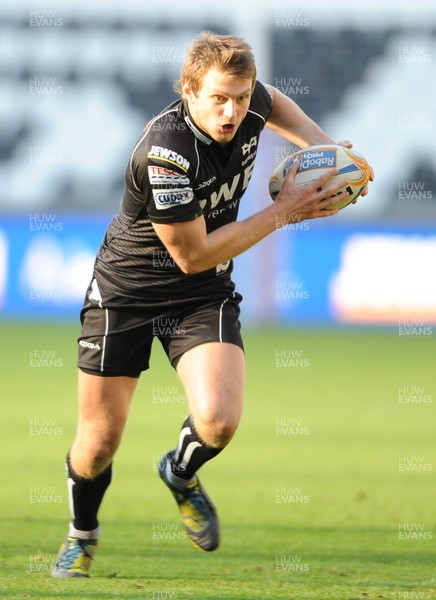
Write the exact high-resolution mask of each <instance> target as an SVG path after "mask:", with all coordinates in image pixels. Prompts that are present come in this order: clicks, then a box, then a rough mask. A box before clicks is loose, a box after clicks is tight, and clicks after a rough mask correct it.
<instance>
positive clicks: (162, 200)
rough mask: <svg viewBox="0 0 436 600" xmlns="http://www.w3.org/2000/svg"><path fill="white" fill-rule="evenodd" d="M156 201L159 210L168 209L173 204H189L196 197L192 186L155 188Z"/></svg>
mask: <svg viewBox="0 0 436 600" xmlns="http://www.w3.org/2000/svg"><path fill="white" fill-rule="evenodd" d="M153 197H154V202H155V204H156V208H157V209H159V210H166V209H167V208H171V207H172V206H179V205H180V204H189V202H191V200H192V199H193V198H194V192H193V191H192V188H175V189H171V190H153Z"/></svg>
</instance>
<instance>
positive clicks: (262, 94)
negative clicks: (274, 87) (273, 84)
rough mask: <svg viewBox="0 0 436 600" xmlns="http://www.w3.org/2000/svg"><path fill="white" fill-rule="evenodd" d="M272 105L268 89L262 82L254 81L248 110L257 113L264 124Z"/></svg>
mask: <svg viewBox="0 0 436 600" xmlns="http://www.w3.org/2000/svg"><path fill="white" fill-rule="evenodd" d="M272 105H273V103H272V98H271V94H270V93H269V91H268V88H267V87H266V86H265V85H264V84H263V83H262V82H260V81H256V85H255V87H254V92H253V96H252V98H251V103H250V109H251V110H253V111H255V112H257V113H258V114H259V115H260V116H261V117H262V118H263V119H264V122H265V123H266V121H268V119H269V117H270V114H271V111H272Z"/></svg>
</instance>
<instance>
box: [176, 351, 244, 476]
mask: <svg viewBox="0 0 436 600" xmlns="http://www.w3.org/2000/svg"><path fill="white" fill-rule="evenodd" d="M177 373H178V375H179V377H180V379H181V381H182V383H183V386H184V388H185V391H186V395H187V398H188V402H189V412H190V414H189V417H188V418H187V420H186V421H185V424H184V426H183V428H182V431H181V434H180V439H179V444H178V447H177V451H176V455H175V458H174V461H173V465H174V471H175V472H179V473H180V476H181V477H182V478H184V479H190V478H191V477H192V476H193V475H194V474H195V473H196V471H197V470H198V469H199V468H200V467H201V465H202V464H204V463H205V462H206V461H207V460H209V459H210V458H213V456H215V455H216V454H218V452H220V451H221V450H222V449H223V448H224V447H225V446H226V445H227V444H228V443H229V442H230V440H231V439H232V437H233V435H234V433H235V431H236V428H237V427H238V425H239V421H240V418H241V414H242V405H243V395H244V384H245V362H244V353H243V351H242V350H241V348H240V347H239V346H236V345H234V344H229V343H219V342H212V343H208V344H201V345H200V346H196V347H195V348H192V350H189V351H188V352H186V353H185V354H184V355H183V356H182V357H181V359H180V361H179V363H178V365H177ZM188 430H189V431H188ZM192 442H194V445H191V446H190V444H192ZM198 444H201V445H198ZM189 446H190V447H189Z"/></svg>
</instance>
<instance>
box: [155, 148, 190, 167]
mask: <svg viewBox="0 0 436 600" xmlns="http://www.w3.org/2000/svg"><path fill="white" fill-rule="evenodd" d="M148 156H150V157H152V158H158V159H160V160H164V161H166V162H169V163H172V164H174V165H179V167H181V168H182V169H183V170H184V171H187V170H188V169H189V166H190V164H191V163H190V162H189V160H187V159H186V158H185V157H184V156H182V155H181V154H178V153H177V152H176V151H175V150H170V149H169V148H163V147H162V146H155V145H153V146H152V147H151V150H150V152H149V153H148Z"/></svg>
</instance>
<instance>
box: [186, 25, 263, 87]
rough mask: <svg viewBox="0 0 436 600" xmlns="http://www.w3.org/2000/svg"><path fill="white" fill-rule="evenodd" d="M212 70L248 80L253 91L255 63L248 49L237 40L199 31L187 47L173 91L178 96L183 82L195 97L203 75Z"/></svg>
mask: <svg viewBox="0 0 436 600" xmlns="http://www.w3.org/2000/svg"><path fill="white" fill-rule="evenodd" d="M212 68H215V69H217V70H219V71H223V72H225V73H229V74H230V75H232V76H234V77H240V78H241V79H251V80H252V82H253V85H252V89H254V86H255V83H256V63H255V61H254V56H253V52H252V49H251V46H250V45H249V44H248V43H247V42H246V41H245V40H244V39H243V38H240V37H236V36H233V35H218V34H216V33H211V32H210V31H202V32H201V33H200V35H199V36H198V37H197V38H195V39H194V41H193V42H192V43H191V45H190V46H189V48H188V51H187V54H186V57H185V61H184V63H183V66H182V70H181V73H180V79H179V81H176V83H175V84H174V90H175V91H176V92H178V93H181V92H182V86H183V83H185V82H187V83H188V84H189V86H190V88H191V90H192V91H193V92H194V94H197V92H198V91H199V90H200V89H201V86H202V84H203V79H204V77H205V75H206V73H207V72H208V71H209V69H212Z"/></svg>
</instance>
